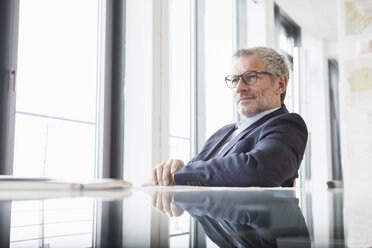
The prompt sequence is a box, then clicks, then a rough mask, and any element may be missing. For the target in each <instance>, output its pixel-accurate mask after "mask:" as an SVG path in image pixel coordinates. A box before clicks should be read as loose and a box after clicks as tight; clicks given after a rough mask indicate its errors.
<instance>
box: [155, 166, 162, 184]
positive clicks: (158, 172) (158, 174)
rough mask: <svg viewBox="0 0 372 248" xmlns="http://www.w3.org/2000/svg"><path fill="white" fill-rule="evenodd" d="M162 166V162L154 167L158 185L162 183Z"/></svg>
mask: <svg viewBox="0 0 372 248" xmlns="http://www.w3.org/2000/svg"><path fill="white" fill-rule="evenodd" d="M163 167H164V163H162V164H161V165H160V166H158V168H157V169H156V178H157V180H158V185H162V183H163Z"/></svg>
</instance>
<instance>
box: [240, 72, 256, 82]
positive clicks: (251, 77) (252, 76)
mask: <svg viewBox="0 0 372 248" xmlns="http://www.w3.org/2000/svg"><path fill="white" fill-rule="evenodd" d="M243 78H244V81H246V82H247V83H254V82H255V81H256V73H252V72H251V73H247V74H244V75H243Z"/></svg>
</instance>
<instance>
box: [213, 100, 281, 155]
mask: <svg viewBox="0 0 372 248" xmlns="http://www.w3.org/2000/svg"><path fill="white" fill-rule="evenodd" d="M285 113H288V110H287V108H286V107H285V106H284V105H283V106H282V107H281V108H280V109H278V110H276V111H274V112H272V113H270V114H268V115H265V116H264V117H262V118H261V119H259V120H258V121H256V122H255V123H253V124H252V125H250V126H249V127H247V128H246V129H244V130H243V131H242V132H240V133H239V134H238V136H236V137H235V138H234V139H233V140H232V141H230V143H229V144H228V145H227V146H226V147H225V148H224V149H223V150H222V151H221V152H220V153H219V154H218V155H217V156H216V157H218V158H220V157H223V156H225V154H226V153H227V152H228V151H229V150H230V149H231V148H232V147H233V146H234V145H235V144H236V143H237V142H238V141H239V140H241V139H242V138H243V137H244V136H245V135H246V134H247V133H249V132H250V131H252V130H253V129H255V128H256V127H258V126H260V125H261V124H263V123H265V122H266V121H267V120H268V119H270V118H272V117H274V116H277V115H282V114H285Z"/></svg>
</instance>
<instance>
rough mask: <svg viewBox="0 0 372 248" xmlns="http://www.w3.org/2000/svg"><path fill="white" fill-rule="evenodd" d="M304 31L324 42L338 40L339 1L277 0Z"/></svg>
mask: <svg viewBox="0 0 372 248" xmlns="http://www.w3.org/2000/svg"><path fill="white" fill-rule="evenodd" d="M275 2H276V3H277V4H278V5H279V7H280V8H281V9H282V10H283V11H284V12H285V13H286V14H287V15H288V16H290V17H291V18H292V19H293V21H294V22H296V23H297V24H298V25H299V26H300V27H301V28H302V30H306V31H307V32H309V33H310V34H312V35H313V36H314V37H316V38H319V39H323V40H336V39H337V0H275Z"/></svg>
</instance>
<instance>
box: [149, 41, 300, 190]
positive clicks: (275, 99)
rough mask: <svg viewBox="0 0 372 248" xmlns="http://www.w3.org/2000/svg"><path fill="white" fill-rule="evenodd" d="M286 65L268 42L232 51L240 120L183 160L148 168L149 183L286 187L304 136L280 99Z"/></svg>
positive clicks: (229, 80) (297, 162)
mask: <svg viewBox="0 0 372 248" xmlns="http://www.w3.org/2000/svg"><path fill="white" fill-rule="evenodd" d="M288 77H289V73H288V65H287V63H286V62H285V59H284V57H283V56H282V55H280V54H278V53H277V52H276V51H274V50H273V49H271V48H267V47H256V48H251V49H240V50H238V51H237V52H236V53H235V54H234V55H233V68H232V75H230V76H227V77H226V78H225V81H226V84H227V86H228V87H229V88H231V89H232V93H233V97H234V100H235V102H236V104H237V107H238V111H239V113H240V114H241V115H242V117H243V118H242V120H241V122H240V123H238V124H230V125H227V126H224V127H222V128H221V129H220V130H218V131H217V132H216V133H214V134H213V135H212V136H211V137H210V138H209V139H208V140H207V141H206V143H205V144H204V147H203V148H202V150H201V152H200V153H199V154H198V155H197V156H195V157H194V158H193V159H191V161H190V162H189V163H188V164H186V165H184V163H183V161H181V160H178V159H170V160H168V161H167V162H164V163H162V164H160V165H159V166H157V167H156V168H154V169H153V171H152V180H151V181H150V183H149V184H150V185H161V186H167V185H196V186H240V187H244V186H261V187H279V186H282V187H291V186H292V185H293V182H294V180H295V178H296V177H298V174H297V171H298V169H299V166H300V163H301V161H302V158H303V154H304V151H305V147H306V142H307V128H306V124H305V122H304V121H303V119H302V118H301V116H299V115H298V114H295V113H288V110H287V109H286V107H285V105H284V98H285V92H286V88H287V84H288Z"/></svg>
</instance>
